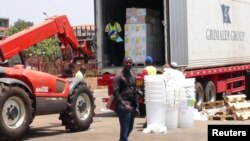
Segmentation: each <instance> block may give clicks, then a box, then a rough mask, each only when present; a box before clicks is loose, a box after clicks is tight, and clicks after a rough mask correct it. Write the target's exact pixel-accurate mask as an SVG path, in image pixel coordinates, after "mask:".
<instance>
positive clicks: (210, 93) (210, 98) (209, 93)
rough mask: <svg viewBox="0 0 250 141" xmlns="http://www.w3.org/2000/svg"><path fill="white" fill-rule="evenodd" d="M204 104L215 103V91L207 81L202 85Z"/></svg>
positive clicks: (210, 82) (211, 83)
mask: <svg viewBox="0 0 250 141" xmlns="http://www.w3.org/2000/svg"><path fill="white" fill-rule="evenodd" d="M204 88H205V98H206V102H214V101H216V90H215V86H214V83H213V82H212V81H207V82H206V83H205V85H204Z"/></svg>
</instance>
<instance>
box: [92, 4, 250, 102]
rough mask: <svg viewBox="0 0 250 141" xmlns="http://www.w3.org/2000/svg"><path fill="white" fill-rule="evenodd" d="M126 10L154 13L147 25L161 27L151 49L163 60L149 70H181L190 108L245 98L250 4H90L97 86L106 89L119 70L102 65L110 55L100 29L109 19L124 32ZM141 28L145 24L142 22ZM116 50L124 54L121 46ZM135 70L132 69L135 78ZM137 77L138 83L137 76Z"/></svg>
mask: <svg viewBox="0 0 250 141" xmlns="http://www.w3.org/2000/svg"><path fill="white" fill-rule="evenodd" d="M128 8H145V9H151V10H155V11H158V12H159V13H160V14H159V15H160V24H158V25H156V24H155V25H152V26H161V27H162V30H161V31H160V32H161V34H160V35H162V36H161V37H160V38H162V39H163V41H162V44H157V46H154V48H157V50H156V51H158V50H159V49H160V50H162V52H163V55H162V57H161V59H160V61H159V60H158V61H157V62H156V63H155V64H154V65H156V66H162V65H164V64H169V65H170V66H172V67H185V71H184V74H185V76H186V77H187V78H196V84H195V85H196V106H199V105H200V104H201V102H203V101H207V102H209V101H215V100H216V98H218V97H217V96H222V95H225V94H234V93H238V92H244V93H245V94H247V96H248V98H249V91H250V81H249V80H250V72H249V70H250V28H249V25H250V18H248V13H250V0H95V19H96V21H95V22H96V28H97V30H96V37H97V46H98V47H97V49H98V50H97V52H98V56H97V61H98V71H99V74H100V75H99V77H98V84H99V85H108V88H109V90H110V89H111V82H112V78H113V75H114V74H115V73H116V72H117V71H118V70H120V69H121V67H113V66H109V64H108V62H109V61H110V60H111V59H112V56H113V54H110V52H109V51H108V49H109V48H110V46H109V44H108V41H107V40H108V39H107V37H106V36H105V32H104V28H105V25H106V24H107V23H108V22H109V21H110V20H111V19H115V20H116V21H118V22H119V23H120V24H121V25H122V27H123V29H124V27H125V26H126V25H127V24H128V23H129V22H131V21H128V20H127V18H128V17H127V16H126V10H127V9H128ZM135 19H136V17H135ZM140 20H141V19H140ZM145 24H151V23H148V21H146V20H145ZM125 30H126V29H124V30H123V31H125ZM125 32H126V31H125ZM125 34H126V33H123V34H122V38H124V39H126V36H125ZM125 41H126V40H125ZM122 46H123V48H125V49H124V50H126V42H124V44H122ZM153 51H154V50H153ZM153 51H152V52H153ZM152 52H151V53H152ZM149 54H150V53H149ZM125 55H129V54H125V53H124V56H125ZM146 55H147V54H146ZM159 55H161V52H159ZM142 61H143V60H142ZM173 65H174V66H173ZM139 66H140V65H136V66H135V67H134V71H135V72H136V73H138V74H139V72H140V70H141V69H140V68H141V67H139ZM159 70H160V69H159ZM137 78H138V84H141V81H142V78H141V77H140V75H138V77H137ZM110 94H111V92H110V91H109V95H110Z"/></svg>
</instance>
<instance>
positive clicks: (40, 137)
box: [23, 89, 250, 141]
mask: <svg viewBox="0 0 250 141" xmlns="http://www.w3.org/2000/svg"><path fill="white" fill-rule="evenodd" d="M94 95H95V98H96V101H95V103H96V109H95V112H96V116H95V117H94V122H93V123H92V124H91V127H90V129H89V130H88V131H83V132H77V133H69V132H66V131H65V129H64V127H63V126H61V122H60V120H58V117H59V115H45V116H38V117H36V118H35V119H34V121H33V123H32V124H31V126H30V130H29V132H28V133H27V134H26V135H25V138H24V139H23V141H44V140H46V141H54V140H58V141H71V140H72V141H118V140H119V122H118V118H117V116H116V114H115V113H114V112H112V111H109V110H107V109H106V108H105V103H103V102H102V98H103V97H106V96H107V90H106V89H96V90H95V91H94ZM144 122H145V118H136V120H135V124H134V130H133V131H132V133H131V135H130V137H129V141H152V140H155V141H166V140H167V141H207V140H208V139H207V136H208V135H207V134H208V132H207V128H208V125H211V124H226V125H233V124H244V125H250V120H246V121H203V120H194V124H193V126H192V127H190V128H176V129H171V130H167V132H166V134H154V133H147V134H145V133H143V132H142V131H143V128H142V125H143V123H144Z"/></svg>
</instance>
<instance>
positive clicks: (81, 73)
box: [75, 65, 87, 79]
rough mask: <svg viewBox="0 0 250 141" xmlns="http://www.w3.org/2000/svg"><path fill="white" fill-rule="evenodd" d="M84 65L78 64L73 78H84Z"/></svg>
mask: <svg viewBox="0 0 250 141" xmlns="http://www.w3.org/2000/svg"><path fill="white" fill-rule="evenodd" d="M86 70H87V69H86V67H85V66H84V65H82V66H80V68H79V70H78V71H77V73H76V75H75V78H82V79H84V77H85V73H86Z"/></svg>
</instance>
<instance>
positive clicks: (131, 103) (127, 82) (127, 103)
mask: <svg viewBox="0 0 250 141" xmlns="http://www.w3.org/2000/svg"><path fill="white" fill-rule="evenodd" d="M132 65H133V60H132V59H131V58H130V57H126V58H124V60H123V69H122V71H121V72H120V73H118V74H117V75H116V76H115V78H114V81H113V91H112V92H113V94H114V96H115V98H116V99H117V100H118V102H119V103H118V107H117V109H116V112H117V114H118V115H119V123H120V140H119V141H128V137H129V134H130V133H131V131H132V130H133V126H134V119H135V116H136V115H138V116H139V109H138V101H137V96H136V94H137V92H136V84H135V78H134V77H133V75H132V74H131V72H130V70H131V68H132Z"/></svg>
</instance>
